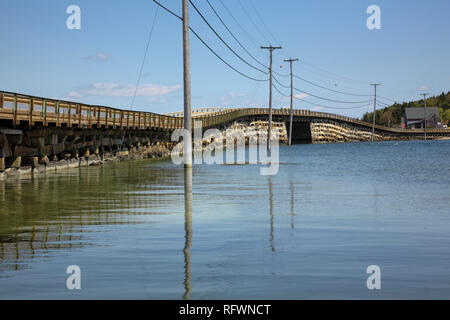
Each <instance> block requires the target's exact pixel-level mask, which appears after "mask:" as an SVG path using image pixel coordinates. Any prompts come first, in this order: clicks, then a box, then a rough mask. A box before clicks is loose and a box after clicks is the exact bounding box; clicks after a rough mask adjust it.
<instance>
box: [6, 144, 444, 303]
mask: <svg viewBox="0 0 450 320" xmlns="http://www.w3.org/2000/svg"><path fill="white" fill-rule="evenodd" d="M280 153H281V159H280V162H281V165H280V171H279V173H278V174H277V175H276V176H273V177H267V176H260V175H259V167H257V166H224V165H215V166H207V165H204V166H195V167H194V168H193V176H192V184H193V187H192V189H193V192H192V203H191V202H190V197H189V194H187V196H186V197H185V183H184V181H185V173H184V169H183V168H182V167H178V166H175V165H173V164H172V163H171V162H168V161H150V160H145V161H137V162H124V163H117V164H110V165H105V166H103V167H91V168H82V169H80V170H78V169H77V170H73V171H67V172H64V173H58V174H56V173H55V174H47V175H46V176H44V177H39V178H37V179H34V180H21V181H14V182H12V181H7V182H5V183H0V298H3V299H6V298H39V299H41V298H63V299H66V298H67V299H72V298H74V299H80V298H83V299H91V298H113V299H115V298H133V299H166V298H168V299H183V298H186V299H187V298H191V299H221V298H226V299H228V298H238V299H241V298H256V299H259V298H264V299H266V298H267V299H300V298H306V299H308V298H326V299H329V298H331V299H334V298H446V299H448V298H450V165H449V163H450V162H449V161H450V141H435V142H423V141H418V142H398V143H396V142H385V143H375V144H371V143H355V144H330V145H298V146H293V147H291V148H289V147H283V146H282V147H280ZM187 178H188V176H187ZM191 207H192V209H191ZM372 264H375V265H378V266H380V268H381V273H382V284H381V285H382V289H381V290H378V291H376V290H374V291H369V290H368V289H367V287H366V279H367V277H368V275H367V274H366V268H367V267H368V266H369V265H372ZM69 265H78V266H80V268H81V272H82V284H81V286H82V290H79V291H76V290H74V291H69V290H67V289H66V278H67V276H68V275H67V274H66V273H65V271H66V268H67V266H69Z"/></svg>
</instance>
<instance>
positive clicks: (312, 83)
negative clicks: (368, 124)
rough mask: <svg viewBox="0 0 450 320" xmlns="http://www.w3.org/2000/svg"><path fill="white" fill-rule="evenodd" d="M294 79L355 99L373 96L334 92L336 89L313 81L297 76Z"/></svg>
mask: <svg viewBox="0 0 450 320" xmlns="http://www.w3.org/2000/svg"><path fill="white" fill-rule="evenodd" d="M294 77H296V78H297V79H300V80H302V81H305V82H306V83H309V84H311V85H313V86H316V87H319V88H322V89H325V90H329V91H332V92H336V93H340V94H344V95H348V96H354V97H371V96H372V95H371V94H355V93H348V92H343V91H339V90H334V89H330V88H327V87H324V86H321V85H320V84H317V83H314V82H312V81H309V80H306V79H304V78H302V77H299V76H297V75H295V74H294Z"/></svg>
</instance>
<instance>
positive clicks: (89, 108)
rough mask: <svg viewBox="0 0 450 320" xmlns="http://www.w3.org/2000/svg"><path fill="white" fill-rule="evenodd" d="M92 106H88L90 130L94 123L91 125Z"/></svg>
mask: <svg viewBox="0 0 450 320" xmlns="http://www.w3.org/2000/svg"><path fill="white" fill-rule="evenodd" d="M91 112H92V111H91V106H88V128H89V129H90V128H92V123H91V117H92V114H91Z"/></svg>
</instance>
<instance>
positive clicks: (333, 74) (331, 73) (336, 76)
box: [303, 61, 366, 85]
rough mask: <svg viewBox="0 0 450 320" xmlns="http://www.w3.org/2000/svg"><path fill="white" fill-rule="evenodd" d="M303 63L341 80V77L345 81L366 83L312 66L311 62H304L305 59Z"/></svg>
mask: <svg viewBox="0 0 450 320" xmlns="http://www.w3.org/2000/svg"><path fill="white" fill-rule="evenodd" d="M303 65H306V66H309V67H310V68H312V69H316V70H318V71H320V72H322V73H327V74H329V75H331V76H334V77H335V78H337V79H339V78H340V79H341V80H342V79H343V80H346V81H351V82H354V83H359V84H363V85H366V83H365V82H362V81H359V80H355V79H352V78H349V77H345V76H342V75H339V74H337V73H334V72H331V71H328V70H326V69H324V68H319V67H317V66H314V65H312V64H311V63H308V62H305V61H303Z"/></svg>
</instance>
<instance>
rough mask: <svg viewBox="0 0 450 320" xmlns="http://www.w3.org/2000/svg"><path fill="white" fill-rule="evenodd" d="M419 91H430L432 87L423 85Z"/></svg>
mask: <svg viewBox="0 0 450 320" xmlns="http://www.w3.org/2000/svg"><path fill="white" fill-rule="evenodd" d="M419 90H420V91H427V90H430V87H429V86H427V85H423V86H421V87H420V88H419Z"/></svg>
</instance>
